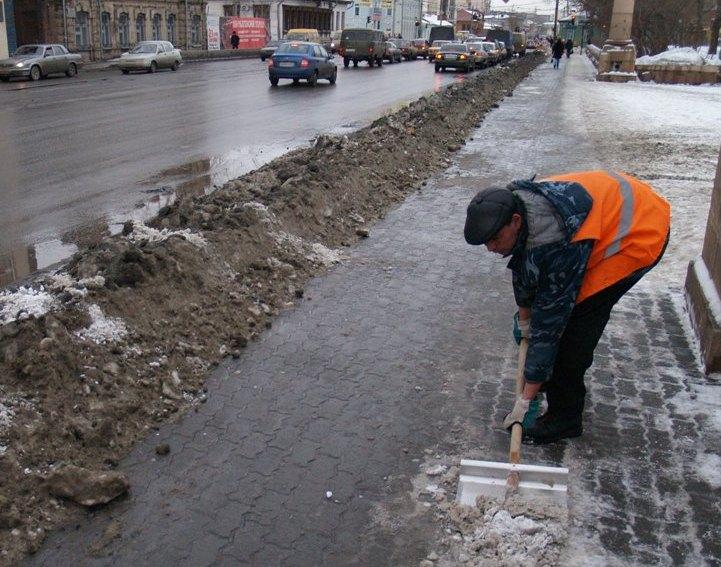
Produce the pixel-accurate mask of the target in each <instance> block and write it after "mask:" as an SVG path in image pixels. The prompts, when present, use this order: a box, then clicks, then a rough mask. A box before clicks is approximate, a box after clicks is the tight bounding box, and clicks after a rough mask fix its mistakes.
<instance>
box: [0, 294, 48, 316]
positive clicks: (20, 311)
mask: <svg viewBox="0 0 721 567" xmlns="http://www.w3.org/2000/svg"><path fill="white" fill-rule="evenodd" d="M54 306H55V300H54V299H53V296H52V295H50V294H49V293H48V292H47V291H45V288H43V287H40V289H33V288H30V287H20V288H18V289H17V291H3V292H0V325H4V324H5V323H10V322H12V321H15V320H23V319H27V318H28V317H31V316H32V317H40V316H41V315H44V314H45V313H47V312H48V311H50V310H51V309H52V308H53V307H54Z"/></svg>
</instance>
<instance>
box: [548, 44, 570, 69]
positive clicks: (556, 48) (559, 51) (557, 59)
mask: <svg viewBox="0 0 721 567" xmlns="http://www.w3.org/2000/svg"><path fill="white" fill-rule="evenodd" d="M565 48H566V47H565V45H564V43H563V40H562V39H561V38H560V37H557V38H556V41H555V42H554V43H553V47H552V48H551V49H552V51H553V54H552V56H553V68H554V69H558V68H559V67H560V66H561V57H563V52H564V50H565Z"/></svg>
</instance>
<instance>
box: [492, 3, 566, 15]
mask: <svg viewBox="0 0 721 567" xmlns="http://www.w3.org/2000/svg"><path fill="white" fill-rule="evenodd" d="M565 3H566V0H561V4H565ZM555 6H556V3H555V1H554V0H508V2H507V3H506V2H503V0H491V8H492V9H494V10H503V9H510V8H515V9H516V10H518V11H524V12H533V10H534V8H538V12H539V13H547V14H548V13H552V12H553V10H554V8H555Z"/></svg>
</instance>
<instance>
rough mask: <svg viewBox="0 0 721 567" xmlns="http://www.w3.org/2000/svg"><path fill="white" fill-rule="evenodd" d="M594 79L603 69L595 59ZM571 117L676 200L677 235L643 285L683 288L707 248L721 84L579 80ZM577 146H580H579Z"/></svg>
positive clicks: (572, 91) (570, 101)
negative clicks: (597, 70) (690, 267)
mask: <svg viewBox="0 0 721 567" xmlns="http://www.w3.org/2000/svg"><path fill="white" fill-rule="evenodd" d="M586 64H587V65H588V72H589V78H590V77H591V76H592V74H593V73H595V70H594V69H593V68H592V66H591V64H590V62H588V61H587V60H586ZM579 100H581V101H583V102H582V104H581V113H582V116H581V118H582V119H581V120H579V121H566V122H565V123H564V125H565V126H566V127H572V128H577V129H579V130H581V131H582V133H583V134H584V135H585V136H587V137H589V138H590V141H591V143H593V145H594V146H595V148H596V149H597V152H598V153H599V159H600V161H601V162H602V163H604V164H605V165H606V166H607V167H610V168H614V169H619V170H622V171H627V172H628V173H631V174H633V175H636V176H638V177H640V178H641V179H643V180H645V181H647V182H649V183H650V184H651V185H652V186H653V187H654V188H655V189H656V190H658V191H659V193H661V194H662V195H663V196H664V197H665V198H666V199H668V200H669V201H670V203H671V207H672V226H671V241H670V243H669V246H668V249H667V251H666V254H665V256H664V260H663V262H662V263H661V264H660V265H659V266H657V267H656V268H655V269H654V270H653V271H652V272H651V273H650V274H649V275H648V276H647V277H646V278H644V280H642V284H643V285H653V284H659V283H663V284H665V285H669V284H670V285H672V286H677V287H679V288H680V287H682V286H683V282H684V280H685V277H686V270H687V267H688V263H689V262H690V261H691V260H692V259H693V258H695V257H696V256H698V255H699V254H700V253H701V247H702V243H703V238H704V234H705V230H706V218H707V216H708V210H709V204H710V201H711V191H712V189H713V183H714V177H715V172H716V166H717V163H718V158H719V147H720V146H721V129H720V128H719V125H720V124H721V85H716V86H690V85H657V84H652V83H641V82H636V83H604V82H594V81H573V82H571V83H570V84H569V92H568V94H567V97H566V98H564V100H563V101H562V104H563V105H564V109H565V107H566V106H567V107H568V111H569V112H577V109H578V106H579ZM569 151H573V149H572V148H570V149H569Z"/></svg>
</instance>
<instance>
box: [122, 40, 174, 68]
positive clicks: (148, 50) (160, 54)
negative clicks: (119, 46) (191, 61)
mask: <svg viewBox="0 0 721 567" xmlns="http://www.w3.org/2000/svg"><path fill="white" fill-rule="evenodd" d="M182 64H183V58H182V57H181V56H180V50H179V49H176V48H175V47H173V44H172V43H170V42H169V41H141V42H140V43H139V44H138V45H136V46H135V47H133V49H131V50H130V51H128V52H127V53H123V54H122V55H121V56H120V59H118V62H117V67H118V69H120V70H121V71H122V72H123V75H127V74H128V73H130V71H145V72H146V73H155V71H157V70H158V69H170V70H171V71H177V70H178V68H179V67H180V66H181V65H182Z"/></svg>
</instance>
